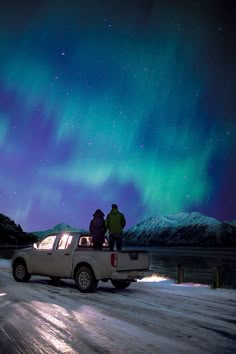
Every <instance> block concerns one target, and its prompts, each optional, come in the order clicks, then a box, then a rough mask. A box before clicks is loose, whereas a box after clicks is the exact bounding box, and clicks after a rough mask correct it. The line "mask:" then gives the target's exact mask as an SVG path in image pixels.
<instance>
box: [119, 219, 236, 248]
mask: <svg viewBox="0 0 236 354" xmlns="http://www.w3.org/2000/svg"><path fill="white" fill-rule="evenodd" d="M125 241H126V244H127V245H129V244H130V245H135V244H136V245H223V244H227V243H232V242H233V243H234V242H236V227H234V226H233V225H231V224H230V223H225V222H224V223H222V222H220V221H219V220H217V219H214V218H211V217H208V216H205V215H203V214H201V213H199V212H193V213H185V212H180V213H176V214H171V215H168V216H161V217H150V218H148V219H146V220H144V221H142V222H141V223H139V224H137V225H135V226H133V227H132V228H130V229H129V230H128V231H126V232H125Z"/></svg>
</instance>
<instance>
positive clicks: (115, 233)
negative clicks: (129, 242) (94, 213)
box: [105, 204, 126, 251]
mask: <svg viewBox="0 0 236 354" xmlns="http://www.w3.org/2000/svg"><path fill="white" fill-rule="evenodd" d="M125 224H126V220H125V216H124V214H122V213H121V212H120V211H119V210H118V206H117V204H112V206H111V211H110V213H109V214H108V215H107V217H106V221H105V225H106V227H107V229H108V231H109V248H110V250H111V251H113V249H114V245H115V243H116V248H117V250H118V251H121V249H122V237H123V229H124V227H125Z"/></svg>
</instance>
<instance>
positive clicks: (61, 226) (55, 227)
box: [32, 223, 87, 238]
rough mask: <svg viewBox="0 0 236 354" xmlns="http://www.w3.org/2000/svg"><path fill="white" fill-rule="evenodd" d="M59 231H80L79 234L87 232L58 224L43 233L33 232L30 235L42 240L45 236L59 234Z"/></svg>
mask: <svg viewBox="0 0 236 354" xmlns="http://www.w3.org/2000/svg"><path fill="white" fill-rule="evenodd" d="M61 231H68V232H72V231H78V232H79V231H80V232H85V231H87V230H84V229H77V228H75V227H71V226H70V225H68V224H65V223H60V224H57V225H55V226H54V227H53V228H52V229H47V230H43V231H33V232H32V233H33V234H34V235H36V236H38V237H39V238H42V237H44V236H47V235H49V234H52V233H54V232H55V233H56V232H61Z"/></svg>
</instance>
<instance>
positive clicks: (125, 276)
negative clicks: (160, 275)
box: [111, 270, 153, 280]
mask: <svg viewBox="0 0 236 354" xmlns="http://www.w3.org/2000/svg"><path fill="white" fill-rule="evenodd" d="M152 274H153V271H152V270H132V271H117V272H113V273H112V275H111V279H115V280H136V279H142V278H145V277H150V276H152Z"/></svg>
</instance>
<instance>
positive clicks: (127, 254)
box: [117, 251, 150, 271]
mask: <svg viewBox="0 0 236 354" xmlns="http://www.w3.org/2000/svg"><path fill="white" fill-rule="evenodd" d="M149 266H150V257H149V252H148V251H122V252H118V265H117V270H118V271H119V270H139V269H142V270H143V269H149Z"/></svg>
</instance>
